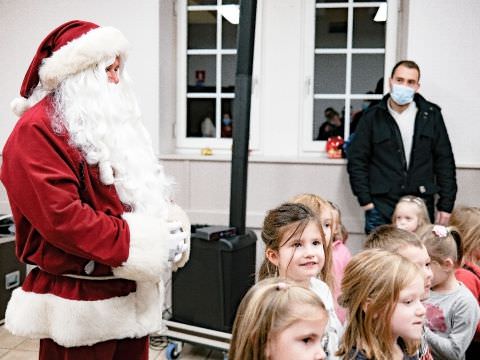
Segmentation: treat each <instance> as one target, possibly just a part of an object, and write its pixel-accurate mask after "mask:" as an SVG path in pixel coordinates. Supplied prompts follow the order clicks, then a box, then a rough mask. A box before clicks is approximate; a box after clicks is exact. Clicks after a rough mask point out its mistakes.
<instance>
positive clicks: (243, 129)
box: [230, 0, 257, 235]
mask: <svg viewBox="0 0 480 360" xmlns="http://www.w3.org/2000/svg"><path fill="white" fill-rule="evenodd" d="M256 11H257V0H240V23H239V25H238V32H237V71H236V77H235V100H234V103H233V105H234V106H233V145H232V170H231V182H230V226H232V227H235V228H236V229H237V233H238V234H239V235H243V234H245V217H246V211H247V169H248V140H249V137H250V98H251V93H252V68H253V48H254V44H255V19H256Z"/></svg>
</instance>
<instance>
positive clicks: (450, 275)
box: [421, 225, 480, 360]
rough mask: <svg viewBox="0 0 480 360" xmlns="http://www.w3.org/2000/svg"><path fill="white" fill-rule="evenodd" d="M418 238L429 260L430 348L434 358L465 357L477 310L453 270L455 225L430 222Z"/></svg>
mask: <svg viewBox="0 0 480 360" xmlns="http://www.w3.org/2000/svg"><path fill="white" fill-rule="evenodd" d="M421 238H422V240H423V242H424V244H425V247H426V248H427V251H428V254H429V255H430V258H431V259H432V272H433V280H432V291H431V292H430V297H429V299H428V300H427V301H426V306H427V328H426V330H425V335H426V338H427V341H428V344H429V345H430V350H431V351H432V354H433V357H434V358H435V359H437V358H438V359H458V360H462V359H465V352H466V350H467V348H468V346H469V345H470V342H471V341H472V339H473V336H474V334H475V329H476V327H477V324H478V320H479V318H480V310H479V307H478V302H477V300H476V299H475V298H474V296H473V295H472V293H471V292H470V291H469V290H468V289H467V288H466V287H465V286H464V285H463V284H462V283H461V282H459V281H458V280H457V279H456V278H455V270H456V269H457V268H458V267H459V265H460V264H461V262H462V245H461V238H460V234H459V233H458V231H457V230H456V229H455V228H451V227H449V228H447V227H445V226H442V225H430V226H429V227H427V228H426V229H425V232H424V233H423V234H422V235H421ZM477 355H478V354H477Z"/></svg>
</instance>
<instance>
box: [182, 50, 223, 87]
mask: <svg viewBox="0 0 480 360" xmlns="http://www.w3.org/2000/svg"><path fill="white" fill-rule="evenodd" d="M216 68H217V67H216V62H215V55H188V57H187V71H188V75H187V91H188V92H215V91H216V89H215V85H216V81H217V80H216V78H217V75H216V74H217V72H216Z"/></svg>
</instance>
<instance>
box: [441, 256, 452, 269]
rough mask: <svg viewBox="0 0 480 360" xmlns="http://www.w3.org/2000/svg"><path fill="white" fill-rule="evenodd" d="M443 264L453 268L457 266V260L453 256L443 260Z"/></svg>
mask: <svg viewBox="0 0 480 360" xmlns="http://www.w3.org/2000/svg"><path fill="white" fill-rule="evenodd" d="M442 266H444V267H446V268H448V269H453V268H454V267H455V262H454V261H453V260H452V259H451V258H446V259H445V260H443V264H442Z"/></svg>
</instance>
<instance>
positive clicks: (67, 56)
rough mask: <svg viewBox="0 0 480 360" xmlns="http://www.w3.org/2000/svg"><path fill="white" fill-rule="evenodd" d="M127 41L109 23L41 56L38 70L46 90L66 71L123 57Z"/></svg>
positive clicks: (65, 74) (75, 71)
mask: <svg viewBox="0 0 480 360" xmlns="http://www.w3.org/2000/svg"><path fill="white" fill-rule="evenodd" d="M128 48H129V43H128V41H127V39H126V38H125V37H124V36H123V34H122V33H121V32H120V31H119V30H117V29H115V28H113V27H108V26H106V27H98V28H95V29H93V30H90V31H89V32H87V33H86V34H84V35H82V36H80V37H79V38H77V39H75V40H73V41H71V42H69V43H67V44H66V45H64V46H62V47H61V48H60V49H58V50H57V51H55V52H54V53H53V54H52V56H50V57H48V58H46V59H44V61H43V64H42V65H41V66H40V70H39V72H38V74H39V76H40V82H41V83H42V86H43V88H44V89H46V90H53V89H55V88H56V87H57V86H58V84H60V83H61V82H62V81H63V80H64V79H65V78H67V77H68V76H69V75H73V74H76V73H78V72H80V71H83V70H85V69H87V68H89V67H91V66H93V65H95V64H97V63H98V62H100V61H102V60H106V59H108V58H110V57H115V56H122V58H125V57H126V54H127V50H128Z"/></svg>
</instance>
